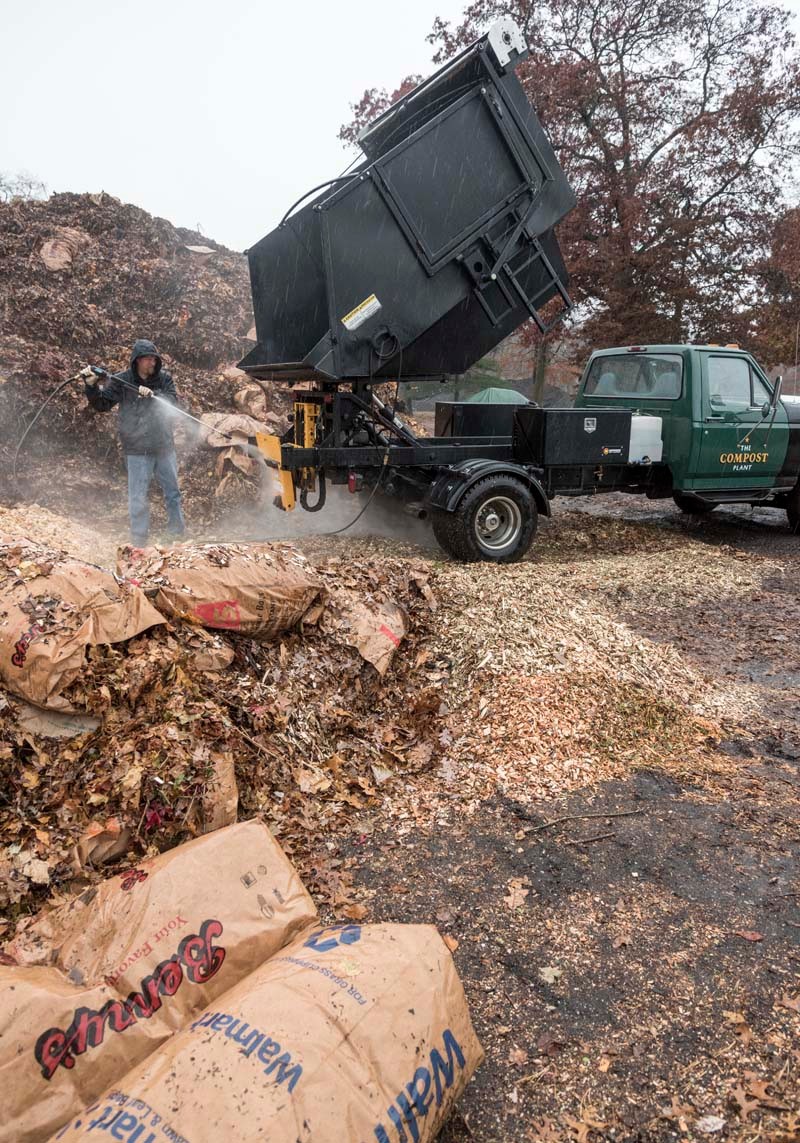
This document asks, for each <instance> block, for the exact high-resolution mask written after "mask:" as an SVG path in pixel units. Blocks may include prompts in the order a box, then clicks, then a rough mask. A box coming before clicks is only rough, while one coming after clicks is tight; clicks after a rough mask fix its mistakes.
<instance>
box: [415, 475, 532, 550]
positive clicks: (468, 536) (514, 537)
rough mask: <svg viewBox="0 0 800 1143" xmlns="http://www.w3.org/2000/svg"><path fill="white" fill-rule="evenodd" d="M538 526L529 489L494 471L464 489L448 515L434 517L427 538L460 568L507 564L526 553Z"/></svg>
mask: <svg viewBox="0 0 800 1143" xmlns="http://www.w3.org/2000/svg"><path fill="white" fill-rule="evenodd" d="M538 522H539V512H538V509H537V507H536V501H535V500H534V498H533V496H532V494H531V491H530V489H529V488H528V487H527V486H526V485H525V484H523V483H522V481H521V480H517V479H515V477H513V476H508V475H506V474H505V473H502V472H500V473H497V474H495V475H494V476H487V477H485V478H484V479H483V480H479V481H477V483H475V484H473V486H472V487H471V488H468V489H467V491H466V492H465V493H464V496H463V497H462V499H461V501H460V502H459V504H458V507H457V508H456V509H455V511H454V512H437V513H436V515H435V516H434V517H433V534H434V535H435V537H436V539H437V540H438V541H439V543H440V544H441V546H442V547H443V548H444V550H445V551H446V552H447V553H448V555H451V556H453V558H454V559H457V560H461V561H462V562H463V563H476V562H477V561H479V560H483V561H485V562H488V563H495V564H511V563H516V562H517V561H518V560H521V559H522V558H523V556H524V555H525V554H526V552H527V551H528V549H529V548H530V546H531V544H532V543H533V537H534V536H535V535H536V527H537V524H538Z"/></svg>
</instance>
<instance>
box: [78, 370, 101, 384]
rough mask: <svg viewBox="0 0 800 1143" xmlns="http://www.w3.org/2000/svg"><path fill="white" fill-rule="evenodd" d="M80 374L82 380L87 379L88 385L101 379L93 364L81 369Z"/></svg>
mask: <svg viewBox="0 0 800 1143" xmlns="http://www.w3.org/2000/svg"><path fill="white" fill-rule="evenodd" d="M78 376H79V377H80V379H81V380H82V381H85V382H86V384H87V385H96V384H97V382H98V381H99V380H100V378H99V377H98V376H97V374H96V373H94V372H93V370H92V367H91V365H87V366H86V367H85V368H84V369H81V371H80V373H79V374H78Z"/></svg>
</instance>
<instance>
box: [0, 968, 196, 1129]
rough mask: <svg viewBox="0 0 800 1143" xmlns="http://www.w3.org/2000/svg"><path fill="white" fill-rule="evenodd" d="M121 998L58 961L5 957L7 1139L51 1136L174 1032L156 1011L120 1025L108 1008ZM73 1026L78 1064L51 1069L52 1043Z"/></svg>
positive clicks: (2, 1061)
mask: <svg viewBox="0 0 800 1143" xmlns="http://www.w3.org/2000/svg"><path fill="white" fill-rule="evenodd" d="M198 991H199V992H202V989H199V990H198ZM119 999H120V998H119V994H118V993H117V992H115V990H114V989H112V988H110V987H109V986H108V985H104V984H99V985H95V986H93V987H89V988H80V987H78V986H76V985H75V984H73V983H72V982H71V981H70V980H67V979H66V977H65V976H64V975H63V974H62V973H61V972H59V971H58V969H55V968H7V967H5V966H2V965H0V1140H2V1143H38V1141H39V1140H42V1139H47V1138H49V1136H50V1135H51V1134H52V1133H53V1131H56V1130H57V1129H58V1128H59V1127H60V1126H61V1125H62V1124H63V1123H66V1121H67V1120H68V1119H71V1118H73V1117H74V1116H76V1115H77V1114H78V1113H79V1112H80V1110H81V1108H82V1107H85V1106H86V1105H87V1103H90V1102H91V1101H92V1100H93V1099H94V1098H95V1097H96V1096H97V1093H98V1091H102V1090H103V1088H104V1087H107V1086H108V1085H109V1084H111V1083H114V1082H115V1081H116V1080H117V1079H118V1078H119V1077H120V1076H122V1075H124V1074H125V1072H127V1071H128V1070H129V1069H130V1068H132V1067H133V1066H134V1065H135V1064H137V1063H138V1062H139V1061H140V1060H141V1059H143V1058H144V1057H145V1056H146V1055H149V1053H150V1052H152V1051H153V1050H154V1049H155V1048H157V1047H158V1046H159V1044H162V1043H163V1042H164V1040H166V1039H167V1038H168V1037H169V1035H170V1034H171V1033H170V1029H169V1028H168V1027H167V1026H166V1025H165V1024H164V1022H163V1021H162V1020H160V1019H159V1018H158V1017H157V1016H154V1017H153V1018H152V1019H151V1020H144V1019H142V1020H139V1021H137V1022H136V1024H134V1025H133V1026H132V1027H130V1028H129V1029H127V1030H126V1031H123V1032H122V1033H113V1032H112V1031H111V1029H110V1026H109V1023H107V1017H105V1016H104V1015H103V1013H104V1012H107V1011H108V1006H109V1005H110V1004H113V1003H117V1004H118V1003H119ZM201 1003H202V1000H201ZM69 1028H72V1029H73V1033H72V1035H73V1044H74V1048H75V1052H76V1054H75V1055H74V1056H73V1057H72V1059H73V1064H72V1065H71V1066H69V1065H68V1066H66V1067H61V1068H58V1069H57V1071H56V1073H55V1075H53V1076H50V1068H51V1064H52V1057H51V1054H50V1049H51V1047H52V1046H53V1045H54V1044H55V1043H56V1038H57V1037H58V1036H59V1035H60V1034H62V1033H63V1030H64V1029H69Z"/></svg>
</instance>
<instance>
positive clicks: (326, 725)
mask: <svg viewBox="0 0 800 1143" xmlns="http://www.w3.org/2000/svg"><path fill="white" fill-rule="evenodd" d="M284 549H285V550H286V551H288V548H286V547H285V546H284ZM317 570H318V574H319V575H320V577H321V578H322V580H323V581H324V582H325V584H326V585H327V586H328V588H329V590H330V593H331V598H332V599H333V601H334V602H335V601H336V599H337V597H339V598H341V593H342V592H343V591H348V592H350V593H352V594H353V595H354V596H355V597H357V598H358V599H360V600H361V601H363V602H364V603H365V604H367V605H378V604H384V605H389V604H395V605H397V604H399V605H400V606H401V607H402V608H403V609H404V611H405V613H406V625H407V626H408V628H409V633H408V635H407V637H406V638H405V639H404V640H403V643H402V644H401V646H402V651H401V653H400V654H399V655H398V656H397V658H398V660H400V661H399V663H398V665H397V667H396V668H395V669H393V670H390V672H389V673H388V675H387V676H386V677H385V678H383V679H382V678H381V676H380V675H379V673H378V672H377V671H376V669H375V668H374V667H373V666H371V665H370V664H369V663H367V662H366V661H365V660H364V658H363V657H362V655H361V654H360V653H359V651H358V650H357V649H356V648H355V647H354V646H351V642H353V638H352V632H351V631H350V630H349V629H348V625H347V623H346V622H344V621H342V620H341V619H339V618H337V616H338V614H339V613H338V611H337V609H336V607H333V609H332V610H331V611H330V613H328V612H321V613H318V614H317V615H315V616H313V617H312V618H313V619H314V620H315V621H314V622H312V623H311V624H307V625H306V626H304V627H303V628H302V629H297V630H295V631H293V632H291V633H289V634H287V635H285V636H284V637H282V638H281V639H279V640H277V641H275V642H272V643H262V642H258V641H256V640H253V639H247V638H243V637H241V636H236V635H232V634H229V633H225V634H220V633H217V632H210V631H206V630H203V629H202V628H198V627H193V626H189V625H183V624H177V623H176V624H174V625H168V626H164V627H156V628H153V629H151V630H150V631H147V632H145V633H144V634H142V635H140V636H138V637H137V638H135V639H132V640H130V641H129V642H128V643H127V644H117V645H114V646H97V647H94V648H92V649H91V651H90V652H89V656H88V662H87V664H86V668H85V670H84V671H83V672H82V674H81V676H80V678H79V679H78V680H76V681H75V682H74V683H73V684H72V685H71V686H70V687H69V688H68V690H67V691H66V692H65V698H66V699H67V700H68V701H69V702H70V703H71V704H72V705H73V706H74V707H75V708H77V709H79V710H81V711H84V712H87V713H89V714H91V715H93V716H95V718H96V719H98V720H99V725H97V726H95V727H94V728H93V729H86V728H85V723H83V722H81V721H80V720H78V723H77V728H78V731H79V732H78V733H77V734H75V736H74V737H70V738H68V739H64V738H55V737H53V736H52V734H53V728H52V727H51V726H46V725H41V724H39V725H37V723H36V720H35V719H34V720H33V722H31V719H30V717H29V708H28V709H27V710H26V708H25V704H20V703H19V702H18V700H16V699H14V698H12V697H11V696H9V697H8V698H2V700H0V701H1V702H2V704H3V705H2V709H0V760H1V761H2V770H3V777H4V781H3V793H2V795H0V907H2V908H9V907H10V910H11V913H12V914H13V915H16V914H18V913H19V911H20V910H21V909H28V908H30V907H32V906H34V905H36V904H37V902H39V901H40V899H41V897H42V894H43V892H44V891H47V892H52V891H54V890H56V889H60V888H62V887H66V886H67V885H69V884H71V883H73V881H74V880H75V879H76V878H83V879H86V878H87V877H88V878H89V879H90V880H91V879H92V878H94V877H96V876H98V875H99V870H100V868H101V867H102V865H103V864H104V863H105V862H107V861H109V860H113V859H119V858H121V857H122V856H124V855H125V854H128V855H130V858H131V859H134V858H135V857H136V856H138V855H141V854H142V853H145V852H148V851H152V850H153V849H158V850H161V849H164V848H167V847H169V846H172V845H175V844H177V843H179V842H180V841H183V840H186V839H187V838H189V837H192V836H195V835H196V834H198V833H200V832H203V831H205V830H207V829H211V828H217V827H219V826H221V825H224V824H227V823H228V822H230V821H233V820H235V818H236V814H237V805H238V810H239V812H240V813H241V815H242V816H244V817H251V816H253V815H254V814H259V815H262V816H263V817H264V818H266V820H267V821H268V822H269V823H270V825H271V826H272V828H273V830H274V831H275V833H276V834H277V835H278V836H279V837H280V838H281V840H282V841H283V843H284V844H285V845H286V846H287V848H288V849H289V850H292V849H293V848H296V849H297V850H298V851H299V856H300V858H301V865H302V864H303V860H302V859H305V862H306V863H307V862H309V861H311V862H312V865H311V867H310V868H309V867H308V865H307V864H306V866H305V867H306V868H307V869H308V870H309V872H310V875H311V877H312V880H314V883H315V884H316V885H317V887H318V889H319V890H320V892H321V894H322V896H323V898H326V899H328V900H330V901H331V902H332V903H334V904H336V905H338V906H340V907H341V906H345V905H346V904H347V903H348V901H349V898H348V896H347V893H346V890H345V887H344V885H343V883H342V879H341V877H339V876H338V875H337V874H336V873H335V870H334V869H333V868H332V867H331V866H329V865H326V866H325V868H324V870H323V869H321V868H320V869H319V870H316V865H315V864H314V861H315V859H313V858H312V854H313V853H314V852H315V851H316V850H317V848H318V846H319V843H320V836H321V834H322V833H323V832H325V831H327V830H333V829H336V828H337V827H339V826H341V827H344V828H348V827H350V826H352V820H353V818H354V817H356V816H358V815H361V814H365V815H366V814H369V813H370V812H372V811H374V810H375V808H376V807H377V806H378V805H379V803H380V800H381V791H382V787H383V786H384V785H385V784H386V783H388V782H389V781H390V780H391V779H398V778H399V779H400V780H405V778H406V777H407V775H409V774H413V773H415V772H416V771H418V770H419V769H420V768H423V767H425V766H427V764H428V763H429V761H430V759H431V756H432V753H433V749H432V747H431V746H430V744H429V740H428V735H429V723H430V720H431V714H432V711H431V710H430V709H429V707H428V706H427V705H426V699H425V696H424V692H422V693H420V694H419V695H413V696H412V698H411V700H409V693H410V692H413V690H414V683H413V681H412V676H413V672H414V666H413V664H414V663H415V661H416V657H417V647H418V643H419V640H420V638H421V637H422V635H423V634H424V632H425V631H426V628H427V626H428V619H429V616H430V614H431V610H430V609H431V601H432V595H431V590H430V587H429V585H428V582H427V581H428V575H427V572H426V569H425V568H424V567H422V566H415V565H413V564H412V565H409V564H408V563H407V562H404V561H399V560H379V559H369V560H364V561H355V562H353V561H348V562H347V563H345V562H344V561H341V560H336V559H333V560H328V561H321V562H320V565H319V567H318V569H317ZM64 721H65V727H64V732H65V733H70V732H71V731H73V730H74V728H73V727H71V726H70V721H69V719H65V720H64Z"/></svg>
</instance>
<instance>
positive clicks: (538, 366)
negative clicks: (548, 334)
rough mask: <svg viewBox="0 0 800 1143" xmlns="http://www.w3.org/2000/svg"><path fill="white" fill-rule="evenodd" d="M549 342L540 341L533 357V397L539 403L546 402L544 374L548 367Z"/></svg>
mask: <svg viewBox="0 0 800 1143" xmlns="http://www.w3.org/2000/svg"><path fill="white" fill-rule="evenodd" d="M547 344H548V343H547V342H546V341H540V342H537V345H536V353H535V355H534V359H533V399H534V401H535V402H536V404H537V405H542V404H544V374H545V370H546V369H547Z"/></svg>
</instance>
